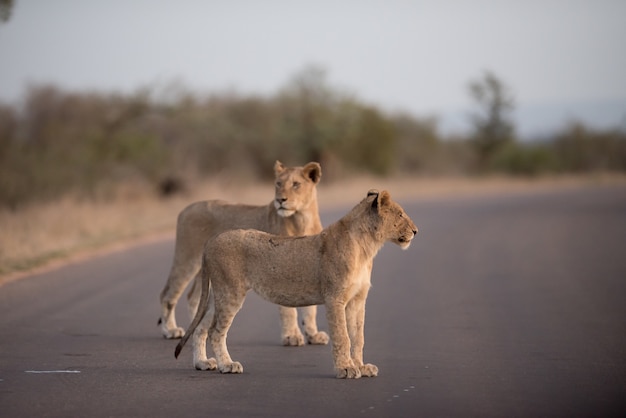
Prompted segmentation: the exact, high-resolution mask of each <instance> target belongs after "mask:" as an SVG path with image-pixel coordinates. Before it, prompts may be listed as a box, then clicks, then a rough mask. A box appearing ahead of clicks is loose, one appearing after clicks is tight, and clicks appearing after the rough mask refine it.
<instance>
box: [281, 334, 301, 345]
mask: <svg viewBox="0 0 626 418" xmlns="http://www.w3.org/2000/svg"><path fill="white" fill-rule="evenodd" d="M283 345H284V346H291V347H299V346H301V345H304V336H303V335H302V334H299V333H298V334H288V335H285V336H283Z"/></svg>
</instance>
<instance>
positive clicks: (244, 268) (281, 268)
mask: <svg viewBox="0 0 626 418" xmlns="http://www.w3.org/2000/svg"><path fill="white" fill-rule="evenodd" d="M416 234H417V227H416V226H415V224H414V223H413V221H412V220H411V219H410V218H409V217H408V216H407V215H406V213H405V212H404V210H403V209H402V207H401V206H400V205H399V204H397V203H396V202H394V201H392V200H391V196H390V194H389V192H387V191H382V192H380V193H378V191H376V190H370V191H369V192H368V193H367V197H365V198H364V199H363V200H362V201H361V202H360V203H359V204H358V205H356V206H355V207H354V208H353V209H352V210H351V211H350V212H349V213H348V214H347V215H345V216H344V217H343V218H341V219H340V220H339V221H337V222H335V223H334V224H332V225H330V226H329V227H327V228H326V229H324V230H323V231H322V232H321V233H320V234H317V235H313V236H306V237H279V236H276V235H272V234H268V233H266V232H260V231H254V230H233V231H228V232H224V233H222V234H220V235H218V236H216V237H213V238H211V239H210V240H208V241H207V243H206V245H205V249H204V254H203V261H202V271H201V276H202V294H201V300H200V306H199V308H198V311H197V313H196V316H195V317H194V319H193V321H192V323H191V324H190V325H189V328H188V329H187V331H186V333H185V335H184V337H183V338H182V339H181V341H180V342H179V343H178V346H177V347H176V351H175V356H176V358H178V356H179V354H180V351H181V350H182V348H183V346H184V345H185V343H186V342H187V340H188V339H189V337H190V335H192V333H193V364H194V366H195V368H196V369H198V370H214V369H216V368H217V369H219V371H220V372H222V373H243V366H242V365H241V363H239V362H236V361H233V360H232V359H231V357H230V355H229V353H228V348H227V346H226V335H227V333H228V330H229V328H230V326H231V324H232V322H233V319H234V317H235V315H236V314H237V312H238V311H239V310H240V309H241V307H242V305H243V302H244V299H245V297H246V292H247V291H248V290H250V289H252V290H254V291H255V292H256V293H257V294H259V295H260V296H261V297H262V298H264V299H266V300H268V301H270V302H273V303H276V304H279V305H282V306H293V307H297V306H308V305H321V304H324V305H326V317H327V320H328V326H329V331H330V336H331V341H332V353H333V362H334V368H335V373H336V377H337V378H348V379H357V378H359V377H361V376H371V377H373V376H377V375H378V367H376V366H375V365H373V364H365V363H364V362H363V345H364V336H363V326H364V321H365V300H366V298H367V294H368V292H369V289H370V286H371V273H372V266H373V259H374V256H375V255H376V253H377V252H378V251H379V250H380V248H382V246H383V244H384V243H385V242H386V241H391V242H394V243H395V244H397V245H399V246H400V247H401V248H403V249H407V248H408V247H409V245H410V244H411V240H412V239H413V238H414V237H415V235H416ZM207 337H208V339H209V341H210V342H211V346H212V348H213V351H214V353H215V358H210V359H207V356H206V341H207Z"/></svg>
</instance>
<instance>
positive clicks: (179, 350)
mask: <svg viewBox="0 0 626 418" xmlns="http://www.w3.org/2000/svg"><path fill="white" fill-rule="evenodd" d="M182 349H183V345H182V344H181V343H178V345H177V346H176V350H174V357H176V358H178V355H179V354H180V352H181V350H182Z"/></svg>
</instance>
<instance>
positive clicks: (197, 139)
mask: <svg viewBox="0 0 626 418" xmlns="http://www.w3.org/2000/svg"><path fill="white" fill-rule="evenodd" d="M468 91H469V94H470V95H471V97H472V98H473V99H474V101H475V104H476V107H475V112H474V113H473V114H472V115H471V122H472V127H473V129H472V132H470V133H468V134H467V135H466V136H455V137H446V136H444V135H442V134H441V133H440V131H439V129H438V124H437V120H436V118H420V117H417V116H415V115H411V114H407V113H401V112H394V113H390V112H386V111H384V110H382V109H380V108H378V107H377V106H375V105H372V104H369V103H365V102H363V101H362V100H360V99H358V98H357V97H355V96H354V95H352V94H349V93H347V92H345V91H343V90H341V89H339V88H335V87H332V86H330V85H329V83H328V82H327V79H326V73H325V71H323V70H322V69H319V68H316V67H307V68H305V69H304V70H303V71H300V72H299V73H297V74H296V75H295V76H294V77H292V79H290V80H289V81H288V82H287V83H286V84H285V85H284V86H283V87H282V88H281V89H279V91H278V92H276V93H275V94H273V95H271V96H258V95H245V94H239V93H236V92H222V93H213V94H206V95H199V94H194V93H192V92H191V91H189V90H188V89H185V88H184V87H176V86H169V88H162V89H151V88H143V89H139V90H138V91H136V92H134V93H132V94H116V93H102V92H71V91H65V90H62V89H60V88H57V87H54V86H50V85H41V86H34V87H31V88H29V89H28V90H27V92H26V93H25V95H24V98H23V100H22V103H21V104H19V105H9V104H6V103H0V206H4V207H9V208H17V207H19V206H20V205H24V204H29V203H31V202H40V201H45V200H50V199H55V198H57V197H58V196H60V195H63V194H67V193H77V194H79V195H82V196H86V197H94V195H96V194H97V195H98V197H102V196H106V193H105V192H103V190H104V191H106V190H109V189H112V188H115V187H116V185H119V184H123V183H127V182H138V183H139V184H141V185H142V187H151V188H154V190H155V191H156V190H160V191H161V192H162V193H169V192H172V191H176V190H178V189H179V188H180V187H182V186H183V185H184V184H191V183H193V182H194V181H197V180H201V179H203V178H206V177H210V176H214V175H216V174H220V175H227V176H231V177H234V178H237V179H240V180H242V181H245V180H250V179H257V178H260V179H267V178H270V177H271V176H272V171H271V167H272V165H273V163H274V161H275V160H276V159H280V160H281V161H284V162H285V163H288V164H293V165H297V164H301V163H303V162H307V161H319V162H320V163H321V164H322V166H323V168H324V174H325V181H332V180H333V179H337V178H339V177H341V176H343V175H349V174H359V173H373V174H376V175H381V176H385V175H394V174H410V175H452V174H454V175H484V174H489V173H494V172H497V173H506V174H511V175H541V174H544V173H569V172H572V173H581V172H590V171H622V172H623V171H626V134H625V133H624V132H623V131H620V130H619V129H612V130H602V131H598V130H593V129H590V128H587V127H585V126H583V125H581V124H579V123H575V122H574V123H572V124H570V125H569V126H567V127H565V128H563V129H562V130H561V131H560V132H557V133H556V134H555V135H554V136H553V137H552V138H549V139H547V140H544V141H541V142H530V143H528V142H521V141H519V140H517V139H516V137H515V127H514V124H513V123H512V122H511V120H510V113H511V111H512V109H513V106H514V104H513V100H512V97H511V95H510V93H509V92H508V89H507V88H506V86H505V85H504V84H503V83H502V82H501V81H500V80H499V79H498V78H497V77H496V76H494V75H493V74H491V73H485V74H484V75H483V77H482V78H479V79H477V80H475V81H473V82H472V83H470V85H469V89H468Z"/></svg>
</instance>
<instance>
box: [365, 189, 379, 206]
mask: <svg viewBox="0 0 626 418" xmlns="http://www.w3.org/2000/svg"><path fill="white" fill-rule="evenodd" d="M378 194H379V193H378V190H376V189H371V190H369V191H368V192H367V197H368V198H370V197H371V196H374V199H372V209H374V210H376V209H378Z"/></svg>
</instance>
